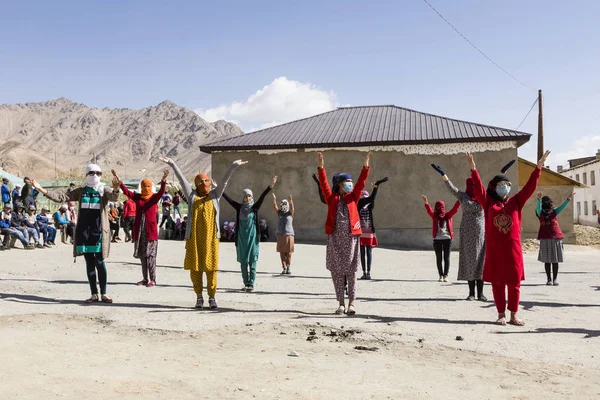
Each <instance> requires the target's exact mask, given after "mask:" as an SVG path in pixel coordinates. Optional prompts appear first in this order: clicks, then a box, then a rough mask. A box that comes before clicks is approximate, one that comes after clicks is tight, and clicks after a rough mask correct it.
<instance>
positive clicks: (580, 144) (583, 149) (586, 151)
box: [548, 135, 600, 167]
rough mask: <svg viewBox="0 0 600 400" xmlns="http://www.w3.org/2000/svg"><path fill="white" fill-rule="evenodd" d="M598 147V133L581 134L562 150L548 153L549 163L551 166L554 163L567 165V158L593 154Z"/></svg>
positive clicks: (599, 143) (599, 146)
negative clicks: (593, 134) (590, 134)
mask: <svg viewBox="0 0 600 400" xmlns="http://www.w3.org/2000/svg"><path fill="white" fill-rule="evenodd" d="M598 149H600V135H595V136H583V137H581V138H579V139H577V140H575V141H574V142H572V144H571V146H569V148H567V149H565V150H564V151H557V152H556V153H552V154H550V156H549V157H548V159H549V164H550V165H552V166H553V167H554V166H556V165H562V166H563V167H567V166H568V163H567V160H572V159H574V158H582V157H591V156H595V155H596V151H598Z"/></svg>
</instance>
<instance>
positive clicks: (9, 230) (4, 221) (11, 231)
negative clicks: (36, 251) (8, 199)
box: [0, 204, 33, 250]
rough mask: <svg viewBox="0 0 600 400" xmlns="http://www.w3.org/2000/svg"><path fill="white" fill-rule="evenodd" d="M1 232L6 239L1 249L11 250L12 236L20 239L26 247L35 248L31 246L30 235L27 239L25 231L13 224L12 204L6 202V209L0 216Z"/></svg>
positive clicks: (14, 238)
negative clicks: (24, 234)
mask: <svg viewBox="0 0 600 400" xmlns="http://www.w3.org/2000/svg"><path fill="white" fill-rule="evenodd" d="M0 233H1V234H2V235H4V240H3V241H2V245H1V246H0V249H1V250H10V248H11V244H10V241H11V238H12V239H13V240H19V241H20V242H21V244H23V247H24V248H26V249H33V247H31V246H29V240H28V239H29V237H28V238H27V239H25V236H23V232H22V231H20V230H17V229H15V228H14V227H13V226H12V206H11V205H10V204H4V210H3V211H2V215H1V216H0Z"/></svg>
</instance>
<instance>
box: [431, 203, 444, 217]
mask: <svg viewBox="0 0 600 400" xmlns="http://www.w3.org/2000/svg"><path fill="white" fill-rule="evenodd" d="M433 212H434V213H435V215H436V216H437V217H438V218H439V219H444V218H445V217H446V203H444V202H443V201H441V200H438V201H436V202H435V206H434V207H433Z"/></svg>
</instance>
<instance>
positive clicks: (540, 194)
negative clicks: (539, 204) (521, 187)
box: [537, 192, 544, 200]
mask: <svg viewBox="0 0 600 400" xmlns="http://www.w3.org/2000/svg"><path fill="white" fill-rule="evenodd" d="M542 197H544V193H542V192H537V198H538V200H541V199H542Z"/></svg>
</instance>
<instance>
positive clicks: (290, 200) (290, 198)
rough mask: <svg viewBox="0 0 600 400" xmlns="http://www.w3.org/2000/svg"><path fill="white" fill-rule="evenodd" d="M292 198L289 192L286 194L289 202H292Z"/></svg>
mask: <svg viewBox="0 0 600 400" xmlns="http://www.w3.org/2000/svg"><path fill="white" fill-rule="evenodd" d="M292 200H293V198H292V194H291V193H290V195H289V196H288V201H289V202H290V203H291V202H292Z"/></svg>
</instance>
